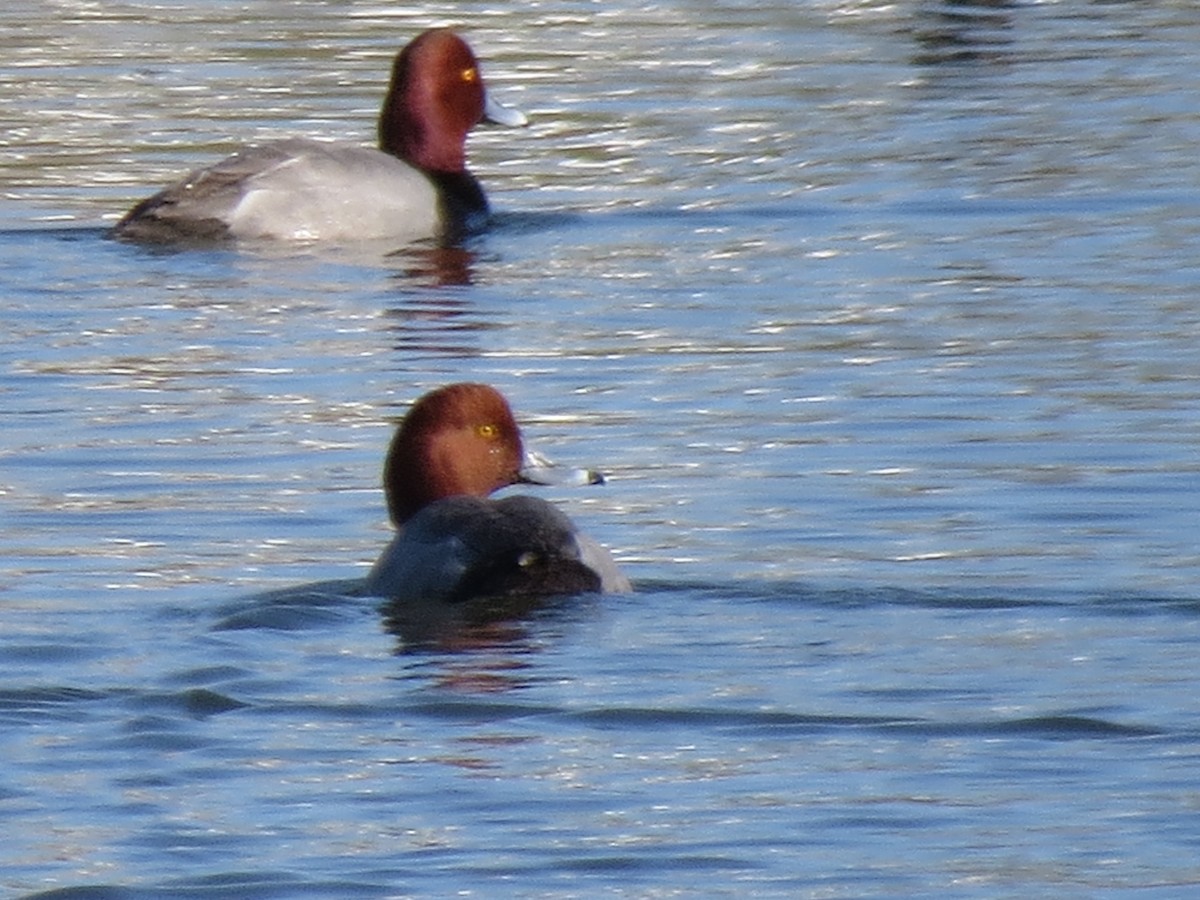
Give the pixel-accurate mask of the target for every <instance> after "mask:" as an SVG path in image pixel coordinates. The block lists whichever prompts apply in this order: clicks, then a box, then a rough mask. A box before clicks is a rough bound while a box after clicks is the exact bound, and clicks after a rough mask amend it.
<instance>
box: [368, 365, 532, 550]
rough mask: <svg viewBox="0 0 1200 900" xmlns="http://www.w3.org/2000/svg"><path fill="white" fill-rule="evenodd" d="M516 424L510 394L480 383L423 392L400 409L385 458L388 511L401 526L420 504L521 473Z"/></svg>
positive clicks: (497, 484) (490, 486)
mask: <svg viewBox="0 0 1200 900" xmlns="http://www.w3.org/2000/svg"><path fill="white" fill-rule="evenodd" d="M522 457H523V451H522V447H521V432H520V429H519V428H518V427H517V423H516V420H515V419H514V418H513V414H512V410H511V409H510V408H509V405H508V401H506V400H505V399H504V397H503V396H502V395H501V394H500V392H499V391H497V390H496V389H495V388H493V387H490V386H489V385H486V384H472V383H466V382H464V383H459V384H451V385H447V386H446V387H442V388H438V389H437V390H434V391H430V392H429V393H428V394H425V395H424V396H423V397H421V398H420V399H419V400H417V402H416V403H414V404H413V406H412V408H411V409H409V411H408V414H407V415H406V416H405V417H404V421H403V422H401V423H400V427H399V429H397V431H396V434H395V436H394V437H393V438H392V444H391V448H390V449H389V450H388V455H387V460H386V461H385V463H384V466H383V487H384V493H385V494H386V495H387V504H388V514H389V515H390V516H391V519H392V522H393V523H394V524H395V525H397V526H399V525H403V524H404V522H405V521H406V520H407V519H409V518H410V517H412V516H413V515H415V514H416V513H417V512H418V511H419V510H420V509H421V508H422V507H424V506H427V505H428V504H430V503H433V502H434V501H436V500H440V499H442V498H443V497H453V496H458V495H462V494H466V495H470V496H475V497H486V496H488V495H489V494H491V493H492V492H493V491H497V490H499V489H500V488H502V487H506V486H508V485H510V484H516V483H518V482H519V481H521V462H522Z"/></svg>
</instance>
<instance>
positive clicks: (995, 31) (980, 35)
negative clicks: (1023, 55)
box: [913, 0, 1014, 66]
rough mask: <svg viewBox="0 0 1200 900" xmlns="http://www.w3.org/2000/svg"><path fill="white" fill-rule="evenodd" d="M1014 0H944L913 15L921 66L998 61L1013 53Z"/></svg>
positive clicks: (916, 56)
mask: <svg viewBox="0 0 1200 900" xmlns="http://www.w3.org/2000/svg"><path fill="white" fill-rule="evenodd" d="M1013 8H1014V3H1013V2H1012V0H942V2H938V3H923V4H920V5H919V6H918V7H917V10H916V13H915V15H914V19H915V25H914V27H913V38H914V40H915V41H916V43H917V51H916V53H914V54H913V63H914V64H916V65H919V66H937V65H947V64H950V65H955V64H958V65H961V64H964V63H965V64H977V63H985V64H998V63H1005V62H1008V61H1010V59H1011V56H1012V50H1011V46H1010V45H1011V44H1012V35H1011V31H1012V27H1013V22H1012V16H1011V14H1010V13H1011V11H1012V9H1013Z"/></svg>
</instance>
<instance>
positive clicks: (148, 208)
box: [113, 29, 525, 243]
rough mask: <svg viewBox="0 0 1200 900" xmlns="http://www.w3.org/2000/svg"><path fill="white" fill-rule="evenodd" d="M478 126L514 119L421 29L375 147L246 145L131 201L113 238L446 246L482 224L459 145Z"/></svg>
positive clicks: (393, 88) (464, 57) (437, 37)
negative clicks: (428, 242)
mask: <svg viewBox="0 0 1200 900" xmlns="http://www.w3.org/2000/svg"><path fill="white" fill-rule="evenodd" d="M481 121H491V122H496V123H499V124H502V125H514V126H516V125H524V124H525V116H524V115H522V114H521V113H520V112H518V111H516V110H513V109H507V108H505V107H502V106H499V105H498V104H495V103H492V102H490V101H489V100H488V97H487V93H486V91H485V90H484V86H483V77H482V76H481V75H480V73H479V63H478V61H477V60H476V59H475V54H474V53H472V52H471V48H470V47H469V46H467V44H466V42H465V41H464V40H463V39H462V38H460V37H459V36H458V35H456V34H455V33H454V32H452V31H448V30H446V29H433V30H431V31H426V32H424V33H423V34H421V35H419V36H418V37H417V38H415V39H414V40H413V41H412V42H411V43H410V44H409V45H408V46H407V47H405V48H404V49H403V50H401V51H400V53H399V54H398V55H397V56H396V61H395V64H394V65H393V67H392V81H391V85H390V87H389V88H388V92H387V96H386V97H385V98H384V101H383V109H382V111H381V112H380V114H379V149H378V150H376V149H375V148H373V147H360V146H354V145H346V144H336V143H328V142H321V141H314V140H306V139H303V138H293V139H289V140H282V141H274V142H271V143H267V144H262V145H259V146H254V147H247V148H245V149H242V150H239V151H238V152H237V153H234V154H233V155H232V156H230V157H228V158H226V159H224V160H222V161H221V162H218V163H217V164H216V165H213V166H210V167H208V168H205V169H198V170H196V171H194V172H192V173H190V174H188V175H186V176H185V177H184V178H183V179H182V180H181V181H179V182H176V183H175V184H173V185H171V186H170V187H167V188H165V189H164V190H162V191H160V192H159V193H157V194H155V195H154V196H153V197H150V198H148V199H146V200H143V201H142V202H140V203H138V204H137V205H136V206H134V207H133V209H131V210H130V211H129V212H128V213H126V214H125V217H124V218H122V219H121V221H119V222H118V223H117V224H116V226H115V228H114V229H113V233H114V235H115V236H117V237H119V238H125V239H129V240H135V241H146V242H152V243H172V242H179V241H189V240H191V241H212V240H219V239H224V238H230V237H232V238H275V239H293V240H331V241H337V240H364V239H370V238H388V239H392V240H397V241H400V242H404V243H407V242H409V241H414V240H421V239H427V238H438V239H453V238H454V237H456V236H458V235H461V234H463V233H465V232H469V231H472V230H477V229H479V228H481V227H482V226H483V225H484V224H485V223H486V221H487V216H488V203H487V198H486V197H485V196H484V193H483V189H482V188H481V187H480V186H479V182H478V181H476V180H475V177H474V176H473V175H472V174H471V173H470V172H468V171H467V167H466V158H465V151H464V147H463V145H464V143H465V141H466V138H467V132H469V131H470V130H471V129H472V128H473V127H474V126H475V125H477V124H479V123H480V122H481Z"/></svg>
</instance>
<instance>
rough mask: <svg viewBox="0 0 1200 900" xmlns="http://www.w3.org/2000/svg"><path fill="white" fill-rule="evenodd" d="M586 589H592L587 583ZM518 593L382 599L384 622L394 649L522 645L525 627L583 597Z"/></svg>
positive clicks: (526, 643) (559, 614) (526, 641)
mask: <svg viewBox="0 0 1200 900" xmlns="http://www.w3.org/2000/svg"><path fill="white" fill-rule="evenodd" d="M586 588H587V589H588V590H594V588H593V587H592V586H591V585H587V586H586ZM565 594H566V592H564V593H563V594H557V595H554V596H547V595H544V594H543V595H540V596H539V595H534V594H518V593H512V594H508V595H497V596H490V597H485V598H478V599H475V600H469V601H466V602H463V603H446V602H444V601H429V602H416V603H414V602H406V603H402V604H401V603H392V602H387V603H385V604H384V606H383V608H382V609H383V624H384V628H386V629H387V631H388V632H389V633H391V634H393V635H395V636H396V638H398V639H399V643H398V644H397V652H398V653H412V652H420V651H425V650H437V651H449V652H466V651H473V650H496V649H505V648H508V649H513V650H518V649H519V650H528V649H530V648H531V647H532V646H533V645H532V643H531V640H530V638H531V627H532V626H533V625H535V624H539V623H544V622H546V621H547V620H550V619H554V618H563V617H565V615H566V614H567V612H568V611H569V610H571V609H576V608H578V607H579V606H580V605H581V604H584V603H586V601H585V600H584V599H583V598H581V597H579V596H566V595H565Z"/></svg>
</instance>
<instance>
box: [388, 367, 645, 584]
mask: <svg viewBox="0 0 1200 900" xmlns="http://www.w3.org/2000/svg"><path fill="white" fill-rule="evenodd" d="M523 458H524V452H523V448H522V444H521V432H520V429H519V428H518V427H517V423H516V420H515V419H514V418H513V414H512V410H511V409H510V408H509V405H508V402H507V401H506V400H505V399H504V397H503V396H502V395H501V394H500V393H499V392H498V391H497V390H496V389H495V388H492V387H490V386H488V385H484V384H468V383H463V384H452V385H448V386H446V387H443V388H439V389H437V390H435V391H431V392H430V393H428V394H426V395H425V396H423V397H421V398H420V399H419V400H418V401H417V402H416V403H415V404H414V405H413V407H412V408H411V409H410V410H409V412H408V414H407V415H406V416H405V417H404V421H403V422H402V423H401V424H400V427H399V429H397V431H396V434H395V436H394V437H393V439H392V444H391V448H390V449H389V451H388V456H387V461H386V463H385V464H384V491H385V493H386V494H387V502H388V512H389V514H390V516H391V519H392V523H393V524H394V525H395V526H396V536H395V537H394V538H393V540H392V542H391V544H390V545H389V546H388V547H387V549H386V550H385V551H384V553H383V555H382V556H380V558H379V560H378V561H377V562H376V563H375V566H374V568H373V569H372V570H371V573H370V575H369V576H368V577H367V585H366V588H367V592H368V593H370V594H373V595H375V596H380V597H387V598H388V599H389V600H391V601H392V603H393V604H399V605H403V604H405V603H418V602H426V603H428V602H431V601H434V602H445V603H462V602H466V601H471V600H478V599H496V598H500V599H503V598H507V597H513V596H520V597H546V596H561V595H569V594H578V593H589V592H599V593H608V592H626V591H629V590H630V584H629V580H628V579H627V578H626V577H625V576H624V575H623V574H622V573H621V572H620V570H619V569H618V568H617V565H616V563H615V562H614V560H613V558H612V556H611V555H610V554H609V552H608V551H607V550H605V549H604V548H603V547H602V546H600V545H599V544H598V543H596V542H595V541H593V540H592V539H591V538H589V537H587V536H586V535H584V534H582V533H581V532H579V531H578V530H577V529H576V528H575V525H574V524H573V523H572V522H571V520H570V519H568V518H567V517H566V516H565V515H564V514H563V513H562V512H561V511H560V510H558V509H557V508H555V507H554V506H553V505H552V504H550V503H548V502H546V501H545V500H542V499H539V498H537V497H531V496H528V495H513V496H509V497H503V498H500V499H492V498H491V494H493V493H494V492H495V491H497V490H499V489H500V488H503V487H507V486H509V485H513V484H518V483H522V482H527V481H530V480H531V479H529V478H528V477H527V476H526V475H525V473H523V471H522V469H521V463H522V460H523Z"/></svg>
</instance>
